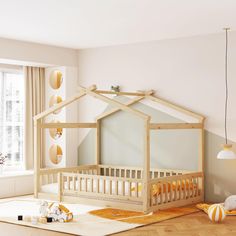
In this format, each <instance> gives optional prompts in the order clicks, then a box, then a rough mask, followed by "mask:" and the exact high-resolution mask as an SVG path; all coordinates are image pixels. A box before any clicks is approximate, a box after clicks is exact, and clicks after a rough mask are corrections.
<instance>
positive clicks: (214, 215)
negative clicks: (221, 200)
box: [208, 204, 226, 223]
mask: <svg viewBox="0 0 236 236" xmlns="http://www.w3.org/2000/svg"><path fill="white" fill-rule="evenodd" d="M225 216H226V215H225V209H224V207H223V206H222V205H221V204H213V205H211V206H210V207H209V209H208V217H209V219H210V220H211V221H212V222H214V223H215V222H216V223H219V222H221V221H223V220H224V219H225Z"/></svg>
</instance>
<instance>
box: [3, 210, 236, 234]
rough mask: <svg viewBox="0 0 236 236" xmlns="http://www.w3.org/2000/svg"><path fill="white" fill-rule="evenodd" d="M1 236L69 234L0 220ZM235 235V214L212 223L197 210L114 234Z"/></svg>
mask: <svg viewBox="0 0 236 236" xmlns="http://www.w3.org/2000/svg"><path fill="white" fill-rule="evenodd" d="M0 235H1V236H69V234H63V233H56V232H50V231H45V230H40V229H34V228H30V227H24V226H18V225H12V224H7V223H1V222H0ZM167 235H168V236H221V235H222V236H226V235H227V236H236V216H231V217H227V219H226V220H225V221H224V223H221V224H213V223H211V222H210V221H209V219H208V217H207V215H206V214H204V213H202V212H199V213H195V214H191V215H187V216H183V217H179V218H175V219H172V220H167V221H163V222H160V223H156V224H152V225H148V226H144V227H140V228H137V229H133V230H130V231H126V232H122V233H118V234H114V236H167Z"/></svg>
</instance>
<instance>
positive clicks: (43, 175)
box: [39, 165, 97, 186]
mask: <svg viewBox="0 0 236 236" xmlns="http://www.w3.org/2000/svg"><path fill="white" fill-rule="evenodd" d="M61 172H70V173H82V174H97V165H81V166H75V167H65V168H44V169H40V171H39V177H40V180H39V182H40V186H41V185H44V184H52V183H57V182H58V173H61Z"/></svg>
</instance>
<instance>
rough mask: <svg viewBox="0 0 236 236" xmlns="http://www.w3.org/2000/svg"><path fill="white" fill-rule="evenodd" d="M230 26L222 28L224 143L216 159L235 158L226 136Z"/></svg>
mask: <svg viewBox="0 0 236 236" xmlns="http://www.w3.org/2000/svg"><path fill="white" fill-rule="evenodd" d="M229 29H230V28H224V30H225V121H224V123H225V144H224V145H223V150H221V151H220V152H219V153H218V155H217V158H218V159H236V155H235V153H234V152H233V151H232V144H228V137H227V109H228V31H229Z"/></svg>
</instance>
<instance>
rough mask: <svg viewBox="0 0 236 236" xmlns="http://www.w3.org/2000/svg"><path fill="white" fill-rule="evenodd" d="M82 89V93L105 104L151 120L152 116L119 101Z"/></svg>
mask: <svg viewBox="0 0 236 236" xmlns="http://www.w3.org/2000/svg"><path fill="white" fill-rule="evenodd" d="M81 89H82V91H84V92H85V93H87V94H89V95H91V96H92V97H95V98H97V99H99V100H101V101H104V102H106V103H108V104H110V105H112V106H115V107H116V108H119V109H121V110H123V111H127V112H129V113H131V114H133V115H135V116H138V117H140V118H142V119H144V120H150V116H148V115H146V114H145V113H143V112H140V111H137V110H135V109H133V108H130V107H129V106H126V105H124V104H123V103H120V102H118V101H115V100H114V99H111V98H108V97H106V96H104V95H101V94H99V93H96V91H91V90H88V89H85V88H82V87H81Z"/></svg>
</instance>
